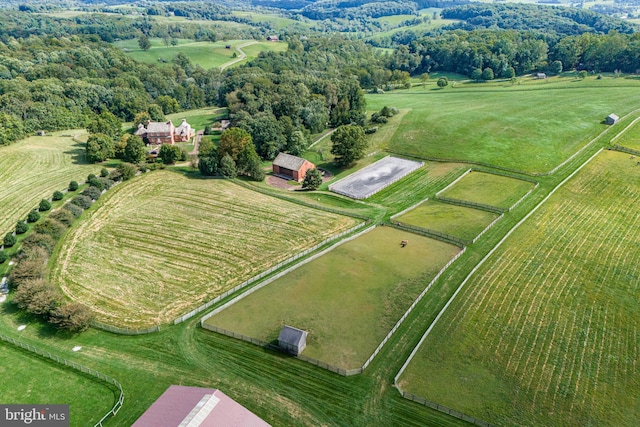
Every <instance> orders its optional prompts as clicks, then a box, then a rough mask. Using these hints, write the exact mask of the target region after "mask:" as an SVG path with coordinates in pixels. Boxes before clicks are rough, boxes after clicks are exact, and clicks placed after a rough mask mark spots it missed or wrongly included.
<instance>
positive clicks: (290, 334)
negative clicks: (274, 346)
mask: <svg viewBox="0 0 640 427" xmlns="http://www.w3.org/2000/svg"><path fill="white" fill-rule="evenodd" d="M306 337H307V331H303V330H302V329H298V328H294V327H293V326H288V325H284V327H283V328H282V330H281V331H280V335H278V342H283V343H286V344H291V345H295V346H298V347H299V346H300V344H301V342H302V341H303V340H304V339H306Z"/></svg>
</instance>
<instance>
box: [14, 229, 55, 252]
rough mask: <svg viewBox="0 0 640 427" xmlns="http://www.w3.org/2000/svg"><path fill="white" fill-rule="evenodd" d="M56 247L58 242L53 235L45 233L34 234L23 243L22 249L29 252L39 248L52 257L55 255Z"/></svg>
mask: <svg viewBox="0 0 640 427" xmlns="http://www.w3.org/2000/svg"><path fill="white" fill-rule="evenodd" d="M55 245H56V241H55V240H54V238H53V237H52V236H51V235H49V234H43V233H33V234H32V235H30V236H29V237H27V238H26V239H24V240H23V241H22V247H21V248H20V249H21V250H24V251H29V250H31V249H33V248H34V247H36V246H39V247H41V248H42V249H44V250H45V251H46V252H47V254H49V255H51V254H52V253H53V248H54V247H55Z"/></svg>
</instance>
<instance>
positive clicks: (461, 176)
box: [436, 168, 473, 197]
mask: <svg viewBox="0 0 640 427" xmlns="http://www.w3.org/2000/svg"><path fill="white" fill-rule="evenodd" d="M472 170H473V168H469V169H467V171H466V172H465V173H463V174H462V175H460V176H459V177H457V178H456V179H454V180H453V181H452V182H451V183H450V184H449V185H447V186H446V187H444V188H443V189H442V190H440V191H438V192H437V193H436V197H438V196H439V195H440V194H442V193H444V192H445V191H447V190H448V189H449V188H451V187H453V186H454V185H456V184H457V183H458V181H460V180H461V179H462V178H464V177H465V176H467V175H469V174H470V173H471V171H472Z"/></svg>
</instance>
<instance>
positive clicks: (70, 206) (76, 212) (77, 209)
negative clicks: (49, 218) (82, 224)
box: [54, 203, 84, 222]
mask: <svg viewBox="0 0 640 427" xmlns="http://www.w3.org/2000/svg"><path fill="white" fill-rule="evenodd" d="M62 211H67V212H70V213H71V214H72V215H73V217H74V218H78V217H79V216H80V215H82V212H84V209H83V208H82V207H81V206H79V205H76V204H74V203H67V204H66V205H64V206H63V207H62V209H61V210H60V212H62ZM54 218H55V215H54ZM58 221H60V219H58ZM60 222H64V221H60Z"/></svg>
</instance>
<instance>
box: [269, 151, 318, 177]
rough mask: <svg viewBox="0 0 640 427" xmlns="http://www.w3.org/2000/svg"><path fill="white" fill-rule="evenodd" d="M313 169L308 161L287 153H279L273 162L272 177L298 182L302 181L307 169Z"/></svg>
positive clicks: (313, 166)
mask: <svg viewBox="0 0 640 427" xmlns="http://www.w3.org/2000/svg"><path fill="white" fill-rule="evenodd" d="M315 167H316V166H315V165H314V164H313V163H311V162H310V161H308V160H306V159H303V158H302V157H297V156H292V155H291V154H287V153H280V154H278V156H277V157H276V158H275V159H274V160H273V174H274V175H276V176H280V177H282V178H285V179H291V180H294V181H298V182H301V181H302V180H303V179H304V177H305V175H306V174H307V171H308V170H309V169H313V168H315Z"/></svg>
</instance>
